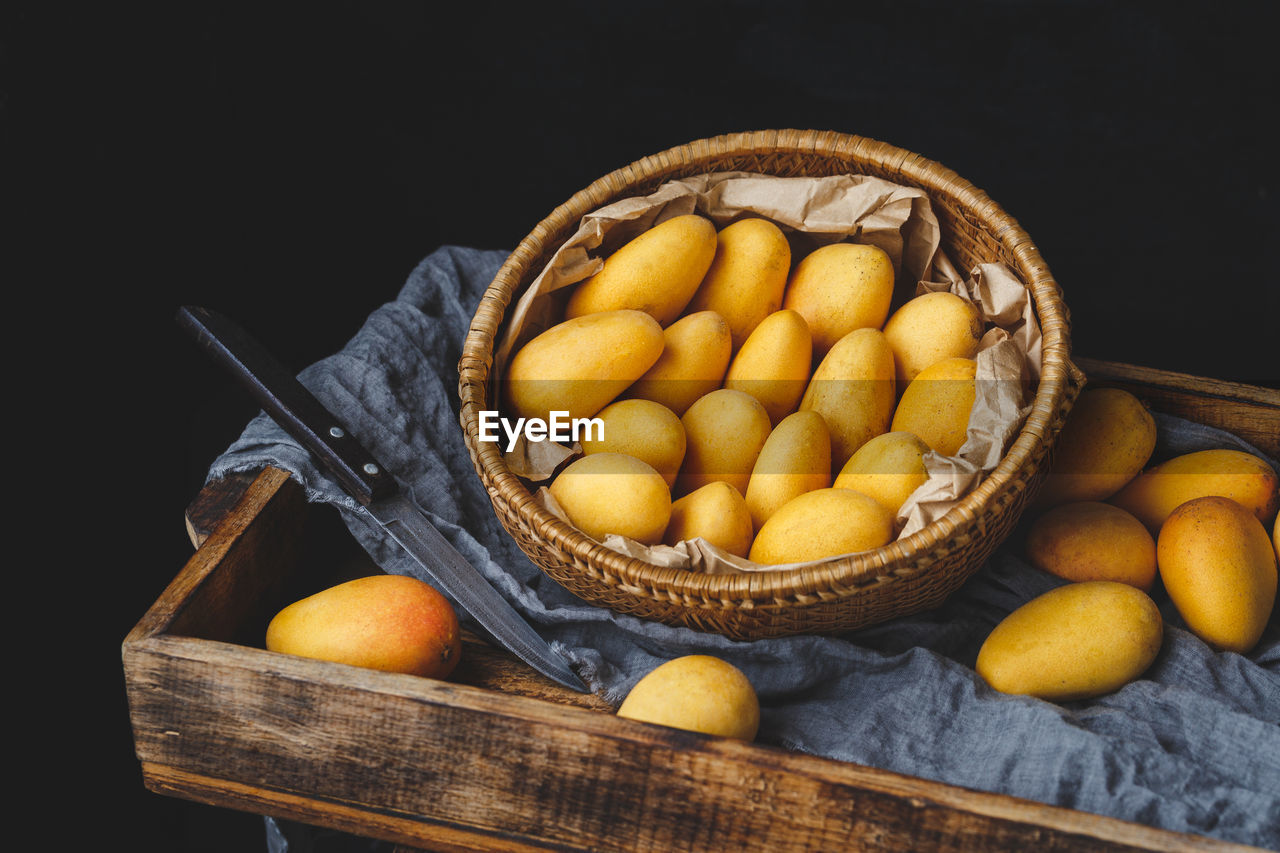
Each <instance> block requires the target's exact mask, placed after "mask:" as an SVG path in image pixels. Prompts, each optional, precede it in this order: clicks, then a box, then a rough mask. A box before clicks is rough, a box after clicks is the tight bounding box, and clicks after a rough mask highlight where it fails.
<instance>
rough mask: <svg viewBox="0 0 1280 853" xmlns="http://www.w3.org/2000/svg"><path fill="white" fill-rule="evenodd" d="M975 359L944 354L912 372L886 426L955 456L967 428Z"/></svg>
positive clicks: (946, 454) (974, 395)
mask: <svg viewBox="0 0 1280 853" xmlns="http://www.w3.org/2000/svg"><path fill="white" fill-rule="evenodd" d="M976 373H977V362H975V361H974V360H973V359H971V358H946V359H943V360H942V361H938V362H935V363H933V364H931V365H929V366H928V367H926V368H925V369H924V370H922V371H920V372H919V373H917V374H916V378H915V379H913V380H911V384H910V385H908V386H907V388H906V390H905V391H903V392H902V399H901V400H899V401H898V405H897V408H896V409H894V412H893V420H892V421H891V422H890V425H889V428H890V429H891V430H892V431H893V432H909V433H913V434H914V435H916V436H917V437H918V438H919V439H920V440H921V441H923V442H924V443H925V444H927V445H929V447H930V449H932V450H934V451H936V452H938V453H940V454H942V455H943V456H955V455H956V454H957V453H958V452H959V451H960V448H961V446H962V445H963V444H964V440H965V435H966V434H967V432H968V429H969V414H970V413H971V412H972V411H973V401H974V399H975V398H976V396H977V384H976V381H975V378H974V377H975V375H976Z"/></svg>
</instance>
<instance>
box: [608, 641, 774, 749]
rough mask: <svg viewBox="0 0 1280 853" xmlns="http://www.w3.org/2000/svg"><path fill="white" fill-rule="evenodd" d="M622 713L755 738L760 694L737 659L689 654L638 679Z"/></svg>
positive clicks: (679, 726) (680, 726) (696, 729)
mask: <svg viewBox="0 0 1280 853" xmlns="http://www.w3.org/2000/svg"><path fill="white" fill-rule="evenodd" d="M618 716H619V717H625V718H627V719H631V720H639V721H641V722H645V723H653V724H656V725H660V726H669V727H671V728H676V729H684V730H685V731H692V732H701V733H703V734H708V735H716V736H719V737H727V738H736V739H738V740H745V741H751V740H754V739H755V736H756V733H757V731H758V730H759V727H760V700H759V698H758V697H757V696H756V691H755V688H754V687H752V686H751V682H750V681H749V680H748V679H747V677H746V675H745V674H743V672H742V670H740V669H738V668H737V667H736V666H734V665H733V664H731V663H729V662H728V661H724V660H721V659H720V658H717V657H712V656H711V655H686V656H684V657H678V658H674V659H672V660H669V661H667V662H666V663H664V664H662V665H660V666H658V667H657V668H656V669H654V670H652V671H651V672H649V673H648V674H647V675H645V676H644V677H643V678H641V679H640V680H639V681H638V682H636V685H635V686H634V687H632V688H631V691H630V692H629V693H628V694H627V697H626V698H625V699H624V700H622V705H621V706H619V708H618Z"/></svg>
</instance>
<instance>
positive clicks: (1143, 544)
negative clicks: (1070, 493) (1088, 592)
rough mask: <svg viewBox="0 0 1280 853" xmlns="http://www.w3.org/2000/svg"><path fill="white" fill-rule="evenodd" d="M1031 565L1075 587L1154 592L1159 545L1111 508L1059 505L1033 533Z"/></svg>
mask: <svg viewBox="0 0 1280 853" xmlns="http://www.w3.org/2000/svg"><path fill="white" fill-rule="evenodd" d="M1026 551H1027V559H1028V561H1030V563H1031V564H1032V565H1033V566H1035V567H1036V568H1038V569H1041V570H1043V571H1046V572H1048V573H1049V574H1051V575H1056V576H1057V577H1060V578H1065V579H1066V580H1069V581H1118V582H1119V583H1127V584H1129V585H1130V586H1134V587H1137V588H1138V589H1140V590H1142V591H1143V592H1150V591H1151V586H1152V584H1153V583H1154V582H1155V579H1156V542H1155V539H1153V538H1152V537H1151V534H1150V533H1149V532H1148V531H1147V528H1146V527H1145V526H1143V524H1142V522H1141V521H1138V519H1136V518H1134V517H1133V516H1132V515H1131V514H1129V513H1127V512H1125V511H1124V510H1122V509H1120V507H1118V506H1113V505H1111V504H1108V503H1101V502H1098V501H1075V502H1073V503H1065V504H1059V505H1058V506H1056V507H1054V508H1053V509H1050V510H1049V511H1048V512H1046V513H1044V515H1041V516H1039V517H1038V518H1036V519H1035V520H1034V521H1033V522H1032V523H1031V526H1030V527H1029V528H1028V529H1027V539H1026Z"/></svg>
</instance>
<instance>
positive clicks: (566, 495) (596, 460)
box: [549, 453, 671, 545]
mask: <svg viewBox="0 0 1280 853" xmlns="http://www.w3.org/2000/svg"><path fill="white" fill-rule="evenodd" d="M549 490H550V492H551V496H552V497H553V498H555V500H556V503H558V504H559V505H560V508H561V509H562V510H564V514H565V515H566V516H568V518H569V522H570V523H571V524H572V525H573V526H574V527H576V528H578V529H579V530H581V531H582V532H583V533H585V534H586V535H588V536H590V537H591V538H592V539H595V540H597V541H601V542H602V541H604V538H605V537H606V536H608V535H609V534H610V533H616V534H618V535H619V536H625V537H626V538H628V539H634V540H635V541H637V542H639V543H640V544H642V545H657V544H658V543H659V542H661V541H662V534H663V533H664V532H665V531H666V529H667V522H669V521H670V520H671V491H670V489H669V488H668V487H667V481H666V480H664V479H662V475H661V474H659V473H658V472H657V471H656V470H655V469H654V467H653V466H652V465H650V464H649V463H647V462H641V461H640V460H639V459H636V458H635V457H634V456H627V455H626V454H625V453H592V454H591V455H589V456H581V457H579V458H578V459H575V460H574V461H573V462H571V463H569V465H567V466H566V467H565V469H564V470H563V471H561V472H560V473H559V474H557V475H556V478H555V479H554V480H552V481H551V487H550V489H549Z"/></svg>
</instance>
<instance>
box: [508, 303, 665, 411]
mask: <svg viewBox="0 0 1280 853" xmlns="http://www.w3.org/2000/svg"><path fill="white" fill-rule="evenodd" d="M662 348H663V337H662V327H661V326H659V325H658V322H657V321H656V320H654V319H653V318H652V317H650V316H649V315H648V314H645V313H644V312H643V311H632V310H620V311H602V312H599V313H596V314H588V315H587V316H585V317H577V318H575V319H572V320H565V321H564V322H562V323H559V324H557V325H555V326H552V327H551V328H550V329H547V330H546V331H545V332H543V333H542V334H540V335H538V336H537V337H535V338H534V339H533V340H531V341H529V342H528V343H526V344H525V345H524V346H522V347H521V348H520V349H519V350H517V351H516V353H515V355H514V356H512V358H511V361H510V362H509V363H508V365H507V370H506V375H505V376H504V377H503V380H502V382H503V394H504V395H505V398H506V400H507V405H508V407H509V408H510V410H511V411H513V412H514V413H515V414H516V415H518V416H519V417H522V418H542V419H543V420H546V419H548V417H549V415H550V413H551V412H552V411H565V412H568V417H569V418H590V417H592V416H594V415H595V414H596V413H597V412H599V411H600V410H601V409H603V408H604V407H605V406H607V405H608V404H609V403H610V402H612V401H613V399H614V398H615V397H617V396H618V395H619V394H621V393H622V392H623V391H625V390H626V389H627V386H629V385H631V384H632V383H633V382H635V381H636V380H637V379H639V378H640V377H641V376H642V375H643V374H644V372H645V371H647V370H648V369H649V368H650V367H652V366H653V364H654V362H656V361H657V360H658V357H659V356H660V355H662Z"/></svg>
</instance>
